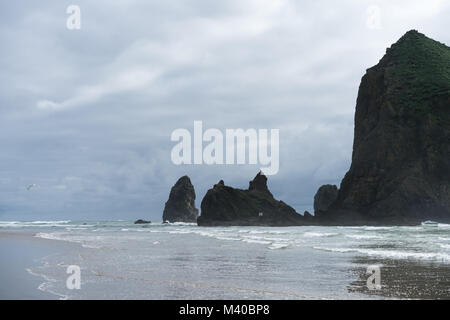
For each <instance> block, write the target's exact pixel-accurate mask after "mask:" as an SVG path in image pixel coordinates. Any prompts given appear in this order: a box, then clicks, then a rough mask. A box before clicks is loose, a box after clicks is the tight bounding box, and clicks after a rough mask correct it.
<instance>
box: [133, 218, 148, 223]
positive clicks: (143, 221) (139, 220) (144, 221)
mask: <svg viewBox="0 0 450 320" xmlns="http://www.w3.org/2000/svg"><path fill="white" fill-rule="evenodd" d="M150 223H152V222H151V221H148V220H142V219H138V220H136V221H135V222H134V224H150Z"/></svg>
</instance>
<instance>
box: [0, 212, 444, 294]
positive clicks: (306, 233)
mask: <svg viewBox="0 0 450 320" xmlns="http://www.w3.org/2000/svg"><path fill="white" fill-rule="evenodd" d="M0 232H15V233H26V234H30V235H32V237H33V238H34V239H39V238H43V239H50V240H54V241H58V242H67V243H69V242H70V243H72V245H71V246H68V247H67V249H66V250H62V251H59V252H58V253H56V254H50V255H47V256H44V257H40V258H39V259H38V260H37V261H36V263H35V264H33V265H30V266H27V267H26V270H27V272H28V273H29V274H31V275H33V276H34V277H36V278H37V279H40V281H39V285H38V286H37V288H36V289H37V290H39V291H40V292H42V293H43V294H44V293H45V294H46V295H49V294H50V295H52V296H53V297H55V298H58V299H449V298H450V225H448V224H438V223H423V224H422V225H420V226H414V227H370V226H361V227H313V226H308V227H198V226H197V225H195V224H187V223H174V224H163V223H152V224H150V225H135V224H133V222H132V221H33V222H19V221H2V222H0ZM0 241H1V240H0ZM73 244H77V245H73ZM7 263H8V261H2V262H1V264H2V266H0V271H1V270H2V269H3V268H6V264H7ZM73 265H75V266H79V268H80V271H81V273H80V279H81V287H80V289H72V290H71V289H68V287H67V285H66V281H67V278H68V277H69V276H70V274H68V273H67V272H66V271H67V267H68V266H73ZM369 266H377V267H378V268H379V279H380V284H381V288H378V289H375V290H373V288H372V290H371V288H369V287H368V286H367V279H368V278H369V276H370V274H368V273H367V268H368V267H369ZM371 268H372V267H371Z"/></svg>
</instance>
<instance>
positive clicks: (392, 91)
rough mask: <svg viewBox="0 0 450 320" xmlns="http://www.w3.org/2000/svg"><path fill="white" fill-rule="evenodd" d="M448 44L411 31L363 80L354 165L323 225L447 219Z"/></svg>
mask: <svg viewBox="0 0 450 320" xmlns="http://www.w3.org/2000/svg"><path fill="white" fill-rule="evenodd" d="M449 123H450V48H449V47H448V46H446V45H444V44H442V43H439V42H437V41H434V40H432V39H429V38H427V37H426V36H424V35H423V34H421V33H419V32H417V31H415V30H412V31H409V32H407V33H406V34H405V35H404V36H403V37H402V38H400V40H398V42H397V43H395V44H394V45H392V46H391V48H388V49H387V51H386V54H385V56H384V57H383V58H382V59H381V60H380V62H379V63H378V64H377V65H375V66H374V67H372V68H370V69H368V70H367V72H366V74H365V75H364V76H363V78H362V80H361V84H360V87H359V92H358V98H357V102H356V113H355V131H354V142H353V155H352V163H351V167H350V169H349V171H348V172H347V174H346V175H345V177H344V179H343V180H342V182H341V186H340V190H339V193H338V197H337V199H336V201H335V202H334V203H333V204H332V205H331V206H330V208H328V210H326V211H325V212H320V211H319V214H317V215H316V221H317V222H318V223H325V224H417V223H420V222H421V221H424V220H434V221H442V222H449V221H450V160H449V159H450V125H449Z"/></svg>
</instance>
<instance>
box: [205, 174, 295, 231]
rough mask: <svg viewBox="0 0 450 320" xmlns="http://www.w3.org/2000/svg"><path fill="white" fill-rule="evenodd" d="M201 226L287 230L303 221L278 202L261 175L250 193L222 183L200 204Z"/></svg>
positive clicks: (256, 179)
mask: <svg viewBox="0 0 450 320" xmlns="http://www.w3.org/2000/svg"><path fill="white" fill-rule="evenodd" d="M201 210H202V212H201V216H200V217H199V218H198V220H197V223H198V225H199V226H231V225H232V226H243V225H245V226H288V225H299V224H302V223H303V222H304V219H303V217H302V216H301V215H299V214H298V213H297V212H296V211H295V210H294V209H293V208H292V207H290V206H288V205H287V204H286V203H284V202H283V201H278V200H275V199H274V197H273V195H272V194H271V193H270V191H269V189H268V187H267V177H266V176H265V175H263V174H262V173H261V172H260V173H258V174H257V175H256V177H255V178H254V179H253V180H252V181H250V184H249V188H248V190H241V189H235V188H232V187H229V186H226V185H225V184H224V182H223V180H221V181H219V183H217V184H216V185H214V187H213V188H212V189H210V190H208V192H207V193H206V195H205V197H204V198H203V200H202V203H201Z"/></svg>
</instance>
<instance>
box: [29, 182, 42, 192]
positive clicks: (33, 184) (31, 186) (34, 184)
mask: <svg viewBox="0 0 450 320" xmlns="http://www.w3.org/2000/svg"><path fill="white" fill-rule="evenodd" d="M37 187H39V185H37V184H36V183H32V184H30V185H29V186H28V187H27V190H28V191H30V190H31V189H33V188H37Z"/></svg>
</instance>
